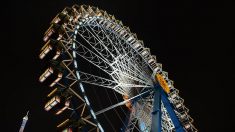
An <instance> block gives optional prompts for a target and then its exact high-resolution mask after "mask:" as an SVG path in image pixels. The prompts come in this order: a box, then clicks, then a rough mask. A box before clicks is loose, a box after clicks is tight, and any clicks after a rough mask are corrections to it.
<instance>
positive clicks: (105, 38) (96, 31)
mask: <svg viewBox="0 0 235 132" xmlns="http://www.w3.org/2000/svg"><path fill="white" fill-rule="evenodd" d="M94 21H96V19H93V20H92V21H89V24H88V26H87V27H89V28H90V29H91V31H92V32H91V33H92V34H93V35H94V36H95V37H96V38H97V39H98V40H99V41H101V42H102V43H101V44H102V46H103V47H104V48H105V49H106V50H108V51H109V52H110V53H111V55H112V57H115V56H117V55H118V54H120V53H119V51H118V49H117V48H116V47H115V46H114V43H113V41H112V40H111V33H109V34H107V32H104V30H103V29H102V27H101V26H100V25H99V24H91V23H92V22H94Z"/></svg>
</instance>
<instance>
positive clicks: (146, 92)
mask: <svg viewBox="0 0 235 132" xmlns="http://www.w3.org/2000/svg"><path fill="white" fill-rule="evenodd" d="M151 91H152V89H150V90H147V91H145V92H142V93H140V94H138V95H136V96H133V97H131V98H129V99H127V100H124V101H122V102H119V103H117V104H114V105H112V106H109V107H107V108H104V109H102V110H100V111H97V112H95V115H96V116H98V115H100V114H102V113H104V112H106V111H109V110H111V109H114V108H116V107H118V106H122V105H125V104H126V103H127V102H129V101H131V100H134V99H137V98H141V96H144V95H146V94H149V93H150V92H151ZM89 118H91V116H90V115H89V116H87V117H85V119H89Z"/></svg>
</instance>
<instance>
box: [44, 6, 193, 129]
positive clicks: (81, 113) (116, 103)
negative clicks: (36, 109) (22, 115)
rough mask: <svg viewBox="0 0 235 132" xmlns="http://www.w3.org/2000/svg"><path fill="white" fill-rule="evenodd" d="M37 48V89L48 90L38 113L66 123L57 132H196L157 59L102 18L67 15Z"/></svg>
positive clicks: (87, 12) (85, 12)
mask: <svg viewBox="0 0 235 132" xmlns="http://www.w3.org/2000/svg"><path fill="white" fill-rule="evenodd" d="M43 40H44V41H45V43H46V44H45V45H44V46H43V47H42V49H41V53H40V55H39V58H40V59H43V60H42V61H43V63H44V64H45V67H46V70H45V71H44V72H43V74H42V75H41V76H40V77H39V81H40V82H43V83H46V84H48V85H49V87H50V88H49V90H50V89H52V91H51V90H50V91H51V92H50V93H49V94H48V99H49V101H48V102H47V103H46V105H45V110H46V111H51V112H53V113H54V114H56V115H58V116H59V115H60V114H61V113H63V114H65V115H67V116H66V117H67V119H65V120H63V121H62V122H60V123H59V124H58V126H57V127H58V129H59V130H61V131H64V132H66V131H67V132H71V131H101V132H103V131H125V132H132V131H142V132H147V131H151V132H160V131H163V132H183V131H187V132H196V131H197V130H196V129H195V127H194V126H193V124H192V122H193V119H192V118H191V117H190V116H189V115H188V109H187V108H186V107H185V106H184V104H183V102H184V100H183V99H182V98H181V97H180V96H179V94H178V93H179V91H178V90H177V89H176V88H174V86H173V81H172V80H170V79H169V78H168V73H167V72H165V71H163V70H162V65H161V64H160V63H158V62H157V59H156V56H154V55H151V53H150V49H149V48H146V47H145V46H144V43H143V41H141V40H138V39H137V35H136V34H134V33H131V31H130V29H129V28H128V27H126V26H124V25H123V24H122V22H121V21H119V20H116V19H115V17H114V16H112V15H109V14H107V13H106V11H103V10H100V9H98V8H96V7H91V6H87V5H81V6H78V5H74V6H72V7H71V8H69V7H66V8H65V9H64V10H63V11H62V12H61V13H59V14H58V15H57V16H56V17H55V18H54V19H53V20H52V22H51V26H50V27H49V29H48V30H47V31H46V32H45V36H44V38H43ZM63 117H64V116H63Z"/></svg>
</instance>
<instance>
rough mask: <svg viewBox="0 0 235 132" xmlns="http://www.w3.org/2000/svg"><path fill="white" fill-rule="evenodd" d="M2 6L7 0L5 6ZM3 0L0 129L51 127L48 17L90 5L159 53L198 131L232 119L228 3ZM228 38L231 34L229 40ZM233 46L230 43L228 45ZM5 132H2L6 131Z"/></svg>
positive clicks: (226, 125) (219, 127) (208, 131)
mask: <svg viewBox="0 0 235 132" xmlns="http://www.w3.org/2000/svg"><path fill="white" fill-rule="evenodd" d="M4 3H5V4H4ZM4 3H2V4H1V23H2V24H1V29H0V31H1V53H0V54H1V97H0V98H1V106H0V108H1V110H0V111H1V119H0V122H1V124H0V126H1V129H0V131H3V129H4V130H5V131H6V132H16V131H18V130H19V127H20V125H21V121H22V118H23V116H24V115H25V114H26V112H27V111H28V110H30V114H29V121H28V124H27V126H26V128H25V132H45V131H48V132H49V131H50V132H52V131H56V129H55V128H56V124H57V122H58V119H57V118H56V117H55V116H54V115H53V114H50V113H48V112H46V111H44V109H43V108H44V104H45V103H46V101H47V99H46V95H47V91H46V89H47V86H45V85H42V84H40V83H39V82H38V77H39V76H40V74H41V73H42V71H43V70H44V69H42V68H41V67H42V66H43V64H42V63H41V62H40V61H39V59H38V54H39V51H40V48H41V47H42V46H43V45H44V43H43V41H42V38H43V34H44V32H45V31H46V30H47V28H48V27H49V23H50V21H51V20H52V19H53V18H54V17H55V15H56V14H57V13H59V12H60V11H62V10H63V9H64V7H66V6H72V5H73V4H89V5H93V6H98V7H99V8H100V9H103V10H106V11H107V12H108V13H109V14H113V15H115V17H116V19H119V20H122V21H123V24H124V25H126V26H129V27H130V29H131V31H132V32H135V33H136V34H137V36H138V38H139V39H142V40H143V41H144V43H145V46H147V47H149V48H150V49H151V53H152V54H155V55H156V56H157V59H158V62H160V63H162V64H163V69H164V70H165V71H168V73H169V78H170V79H172V80H174V82H175V83H174V84H175V87H176V88H177V89H179V90H180V96H181V97H182V98H183V99H184V100H185V105H186V107H188V108H189V110H190V112H189V114H190V115H191V117H192V118H193V119H194V121H195V123H194V124H195V126H196V128H198V129H199V131H201V132H215V131H228V130H229V129H230V127H232V126H231V125H232V124H233V123H232V120H234V119H233V118H234V116H232V112H234V111H233V107H234V104H235V103H234V102H233V103H232V102H231V100H232V99H233V100H234V98H233V96H232V95H230V94H232V92H233V91H232V90H233V89H234V88H235V87H234V81H233V79H232V77H233V75H234V71H233V70H232V68H234V66H235V65H234V60H235V56H234V52H235V50H234V48H233V47H232V42H231V40H234V36H232V32H233V33H234V31H233V30H234V28H233V27H231V26H230V23H231V21H230V20H231V19H232V18H234V15H232V16H230V15H229V12H231V8H229V6H230V3H226V2H223V1H220V2H218V3H217V2H215V1H213V0H211V1H209V0H178V1H175V0H161V1H160V0H149V1H140V0H138V1H137V0H128V2H127V0H80V1H78V2H77V1H75V0H38V1H34V0H31V1H29V0H21V1H19V0H18V1H10V0H8V1H5V2H4ZM232 38H233V39H232ZM233 43H234V42H233ZM5 131H4V132H5Z"/></svg>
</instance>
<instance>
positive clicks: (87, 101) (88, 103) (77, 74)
mask: <svg viewBox="0 0 235 132" xmlns="http://www.w3.org/2000/svg"><path fill="white" fill-rule="evenodd" d="M78 28H79V26H77V27H76V29H75V32H74V33H75V34H74V37H73V39H74V40H75V39H76V35H77V33H78ZM75 46H76V44H75V42H73V45H72V47H73V53H72V54H73V59H74V61H73V62H74V66H75V68H76V69H77V68H78V67H77V61H76V52H75V48H76V47H75ZM76 76H77V78H78V79H80V74H79V72H78V71H76ZM79 86H80V90H81V91H82V93H83V94H84V98H85V102H86V104H87V105H88V108H89V109H90V113H91V115H92V117H93V119H94V120H95V121H96V124H97V126H98V128H99V129H100V131H101V132H104V129H103V128H102V126H101V125H100V123H99V122H98V121H97V120H96V119H97V118H96V115H95V113H94V111H93V110H92V109H91V108H90V102H89V100H88V98H87V96H86V95H85V90H84V87H83V85H82V83H79Z"/></svg>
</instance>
